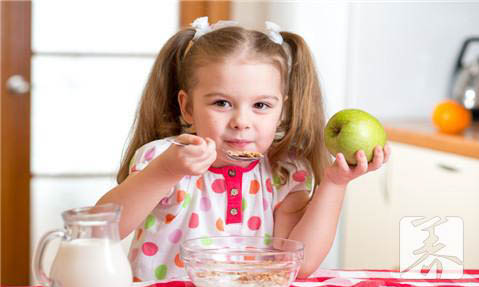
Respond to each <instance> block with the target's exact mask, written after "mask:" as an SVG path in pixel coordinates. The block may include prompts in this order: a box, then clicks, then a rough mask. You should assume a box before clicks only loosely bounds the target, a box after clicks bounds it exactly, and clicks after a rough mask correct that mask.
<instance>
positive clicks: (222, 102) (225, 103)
mask: <svg viewBox="0 0 479 287" xmlns="http://www.w3.org/2000/svg"><path fill="white" fill-rule="evenodd" d="M213 104H214V105H215V106H218V107H223V108H224V107H228V106H230V103H229V102H228V101H225V100H219V101H216V102H214V103H213Z"/></svg>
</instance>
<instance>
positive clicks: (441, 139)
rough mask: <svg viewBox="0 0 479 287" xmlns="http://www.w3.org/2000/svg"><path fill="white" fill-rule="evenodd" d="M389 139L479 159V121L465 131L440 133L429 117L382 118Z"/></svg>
mask: <svg viewBox="0 0 479 287" xmlns="http://www.w3.org/2000/svg"><path fill="white" fill-rule="evenodd" d="M381 122H382V123H383V125H384V129H385V130H386V133H387V135H388V140H390V141H395V142H400V143H405V144H410V145H415V146H419V147H425V148H430V149H434V150H439V151H445V152H450V153H455V154H458V155H463V156H468V157H472V158H477V159H479V123H478V122H474V123H473V124H472V125H471V126H470V127H469V128H468V129H466V130H465V131H464V132H463V133H461V134H457V135H449V134H444V133H440V132H439V131H438V130H437V129H436V128H435V127H434V125H433V123H432V121H431V120H429V119H408V120H382V121H381Z"/></svg>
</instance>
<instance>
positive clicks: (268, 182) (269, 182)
mask: <svg viewBox="0 0 479 287" xmlns="http://www.w3.org/2000/svg"><path fill="white" fill-rule="evenodd" d="M266 189H267V190H268V192H273V186H271V178H268V179H267V180H266Z"/></svg>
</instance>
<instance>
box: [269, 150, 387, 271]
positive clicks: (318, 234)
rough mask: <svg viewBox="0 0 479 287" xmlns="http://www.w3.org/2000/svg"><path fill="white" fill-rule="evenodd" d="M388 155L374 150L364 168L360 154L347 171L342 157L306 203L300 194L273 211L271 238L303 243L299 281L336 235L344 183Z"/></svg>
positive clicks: (384, 160) (314, 268) (320, 257)
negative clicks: (302, 259)
mask: <svg viewBox="0 0 479 287" xmlns="http://www.w3.org/2000/svg"><path fill="white" fill-rule="evenodd" d="M389 155H390V148H389V146H388V145H386V146H385V148H384V153H383V150H382V149H380V148H376V150H375V152H374V159H373V162H372V163H371V164H370V165H369V166H368V163H367V160H366V157H365V156H364V153H363V152H362V151H360V152H358V153H357V154H356V157H357V159H358V165H357V166H356V167H355V168H350V167H349V166H348V164H347V163H346V161H345V159H344V156H343V155H342V154H338V155H336V161H335V163H334V164H333V165H332V166H330V167H329V168H328V169H327V170H326V171H325V176H324V179H323V181H322V182H321V183H320V185H319V186H318V187H317V188H316V191H315V193H314V196H313V197H312V198H311V200H310V201H309V203H308V201H307V198H306V197H305V196H304V192H294V193H291V194H289V195H288V196H287V197H286V198H285V199H284V200H283V202H282V203H281V205H280V207H279V209H278V210H276V211H275V215H274V216H275V226H274V236H278V237H284V238H289V239H293V240H298V241H301V242H303V243H304V246H305V247H304V254H305V257H304V262H303V264H302V265H301V269H300V271H299V274H298V277H299V278H306V277H308V276H309V275H310V274H312V273H313V272H314V271H315V270H316V269H317V268H318V267H319V265H320V264H321V262H322V261H323V260H324V258H325V257H326V255H327V254H328V252H329V250H330V248H331V246H332V244H333V241H334V237H335V235H336V227H337V223H338V220H339V215H340V212H341V206H342V203H343V199H344V193H345V189H346V185H347V183H348V182H349V181H350V180H352V179H354V178H356V177H358V176H360V175H362V174H365V173H366V172H368V171H372V170H376V169H378V168H379V167H380V166H381V165H382V164H383V163H384V162H386V161H387V160H388V158H389Z"/></svg>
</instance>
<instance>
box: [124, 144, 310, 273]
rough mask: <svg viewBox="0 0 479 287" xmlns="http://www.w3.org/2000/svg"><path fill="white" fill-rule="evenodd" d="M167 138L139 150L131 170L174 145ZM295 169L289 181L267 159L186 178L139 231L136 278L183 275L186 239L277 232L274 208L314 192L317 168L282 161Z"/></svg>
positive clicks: (301, 162) (133, 263)
mask: <svg viewBox="0 0 479 287" xmlns="http://www.w3.org/2000/svg"><path fill="white" fill-rule="evenodd" d="M169 145H170V143H168V142H167V141H165V140H157V141H153V142H151V143H148V144H146V145H144V146H143V147H141V148H140V149H138V150H137V151H136V153H135V155H134V157H133V159H132V161H131V164H130V174H134V173H136V172H139V171H140V170H142V169H143V168H145V167H146V166H147V165H148V163H149V162H150V161H151V160H153V159H154V158H155V157H157V156H158V155H160V154H161V153H162V152H163V151H165V150H166V149H167V148H168V147H169ZM279 163H280V165H282V167H284V168H286V169H287V170H288V171H289V173H290V178H289V179H288V180H287V181H286V183H283V184H281V180H280V179H279V177H278V176H274V175H272V174H271V166H270V164H269V162H268V160H267V159H266V158H264V159H262V160H259V161H254V162H252V163H251V164H250V165H249V166H247V167H245V168H242V167H238V166H225V167H221V168H213V167H210V169H209V170H208V171H207V172H206V173H204V174H203V175H201V176H186V177H184V178H182V179H181V180H180V181H179V182H178V183H177V185H176V186H175V187H174V188H172V189H171V191H170V192H169V194H168V195H167V196H166V197H164V198H163V199H162V200H161V201H160V202H159V203H158V204H157V206H156V207H155V208H154V209H153V211H152V212H151V213H150V214H149V215H148V216H147V217H146V219H145V220H144V222H143V223H142V224H141V225H140V226H139V227H138V228H137V229H136V231H135V236H134V238H133V242H132V245H131V247H130V252H129V255H128V257H129V260H130V263H131V266H132V269H133V274H134V281H149V280H171V279H175V278H176V279H178V278H184V277H185V276H186V272H185V270H184V263H183V261H182V260H181V257H180V254H179V252H180V250H179V246H180V243H181V242H182V241H184V240H187V239H190V238H195V237H206V239H205V240H203V241H204V242H202V244H205V245H208V244H210V243H211V242H210V241H211V240H209V239H208V237H211V236H227V235H243V236H264V237H266V239H268V238H269V237H271V236H272V235H273V211H274V209H275V208H277V207H278V206H279V204H280V202H281V201H282V200H283V199H284V198H285V197H286V195H288V193H290V192H294V191H303V190H307V191H311V189H312V187H313V178H312V172H311V168H310V166H309V164H308V163H307V162H306V161H304V160H299V159H295V158H293V157H291V156H288V157H285V159H284V160H282V161H280V162H279Z"/></svg>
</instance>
